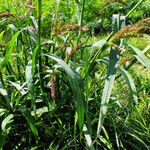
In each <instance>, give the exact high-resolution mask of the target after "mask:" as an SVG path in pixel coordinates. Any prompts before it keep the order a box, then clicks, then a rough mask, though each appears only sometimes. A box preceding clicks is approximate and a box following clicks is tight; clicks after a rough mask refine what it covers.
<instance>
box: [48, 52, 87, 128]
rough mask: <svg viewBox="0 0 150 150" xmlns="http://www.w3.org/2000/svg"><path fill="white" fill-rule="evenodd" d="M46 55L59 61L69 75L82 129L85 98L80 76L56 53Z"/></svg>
mask: <svg viewBox="0 0 150 150" xmlns="http://www.w3.org/2000/svg"><path fill="white" fill-rule="evenodd" d="M45 56H47V57H49V58H52V59H53V60H55V61H57V63H58V64H59V65H60V66H61V67H62V68H63V69H64V70H65V71H66V73H67V75H68V80H69V83H70V86H71V88H72V91H73V94H74V102H75V106H76V109H77V114H78V119H79V126H80V130H82V128H83V124H84V113H85V110H84V107H85V106H84V98H83V94H82V91H81V88H80V86H79V80H78V76H77V75H76V74H75V73H74V72H73V70H72V69H71V68H70V67H69V66H68V65H67V64H66V63H65V62H64V61H63V60H61V59H60V58H58V57H57V56H55V55H49V54H45Z"/></svg>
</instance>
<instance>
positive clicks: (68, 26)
mask: <svg viewBox="0 0 150 150" xmlns="http://www.w3.org/2000/svg"><path fill="white" fill-rule="evenodd" d="M63 28H64V29H68V30H82V31H88V30H89V29H88V27H87V26H79V25H78V24H66V25H64V26H63Z"/></svg>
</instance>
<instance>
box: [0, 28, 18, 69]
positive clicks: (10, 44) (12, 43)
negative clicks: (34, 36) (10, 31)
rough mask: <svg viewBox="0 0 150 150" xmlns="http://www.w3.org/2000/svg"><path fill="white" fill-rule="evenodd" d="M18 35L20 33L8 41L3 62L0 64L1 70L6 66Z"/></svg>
mask: <svg viewBox="0 0 150 150" xmlns="http://www.w3.org/2000/svg"><path fill="white" fill-rule="evenodd" d="M19 34H20V31H18V32H16V33H15V35H14V36H13V37H12V39H11V40H10V42H9V44H8V47H7V49H6V54H5V57H4V60H3V61H2V62H1V63H0V69H3V68H4V67H5V66H6V65H7V63H8V62H9V59H10V57H11V53H12V50H13V47H14V44H15V42H16V40H17V37H18V35H19Z"/></svg>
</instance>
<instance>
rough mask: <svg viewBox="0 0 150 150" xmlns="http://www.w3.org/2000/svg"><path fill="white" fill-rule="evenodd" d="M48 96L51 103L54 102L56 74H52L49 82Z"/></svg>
mask: <svg viewBox="0 0 150 150" xmlns="http://www.w3.org/2000/svg"><path fill="white" fill-rule="evenodd" d="M50 95H51V97H52V99H53V101H56V74H55V73H53V74H52V77H51V80H50Z"/></svg>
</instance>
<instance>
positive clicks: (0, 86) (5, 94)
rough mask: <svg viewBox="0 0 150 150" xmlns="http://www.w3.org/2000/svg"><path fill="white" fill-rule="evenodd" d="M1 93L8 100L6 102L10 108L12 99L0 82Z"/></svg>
mask: <svg viewBox="0 0 150 150" xmlns="http://www.w3.org/2000/svg"><path fill="white" fill-rule="evenodd" d="M0 93H1V94H2V95H3V96H4V97H5V99H6V102H7V104H8V106H9V105H10V99H9V97H8V93H7V91H6V90H5V88H4V86H3V84H2V83H1V82H0Z"/></svg>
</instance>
